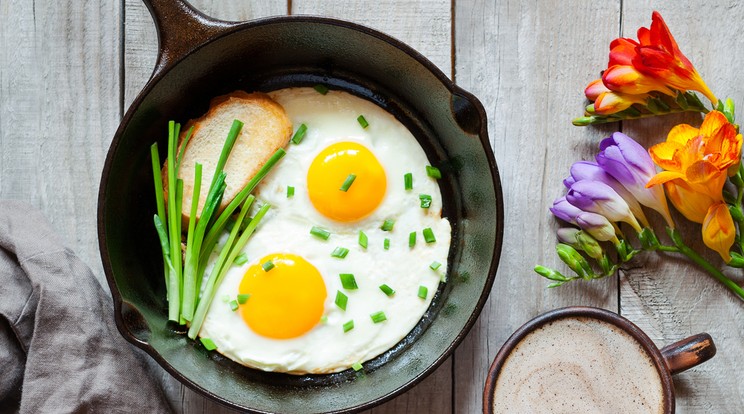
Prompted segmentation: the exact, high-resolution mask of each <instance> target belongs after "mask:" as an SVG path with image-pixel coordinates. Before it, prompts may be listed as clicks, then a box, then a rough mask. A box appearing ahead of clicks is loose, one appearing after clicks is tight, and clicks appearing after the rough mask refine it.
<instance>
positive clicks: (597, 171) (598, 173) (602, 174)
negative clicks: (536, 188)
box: [563, 161, 649, 227]
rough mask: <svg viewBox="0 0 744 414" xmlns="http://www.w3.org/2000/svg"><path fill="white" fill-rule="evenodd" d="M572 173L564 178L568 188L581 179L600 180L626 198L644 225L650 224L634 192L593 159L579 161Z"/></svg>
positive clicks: (634, 213) (632, 210)
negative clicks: (592, 160)
mask: <svg viewBox="0 0 744 414" xmlns="http://www.w3.org/2000/svg"><path fill="white" fill-rule="evenodd" d="M570 174H571V175H570V176H569V177H567V178H566V179H565V180H563V184H564V185H565V186H566V188H569V189H570V188H571V185H572V184H573V183H575V182H576V181H579V180H591V181H599V182H601V183H604V184H607V185H608V186H610V187H611V188H612V189H613V190H615V192H616V193H617V194H618V195H619V196H620V197H621V198H622V199H623V200H625V202H626V203H628V207H630V211H631V212H632V213H633V215H634V216H635V217H636V218H637V219H638V220H639V221H640V222H641V223H642V224H643V225H644V227H648V226H649V224H648V220H647V219H646V215H645V214H644V213H643V209H642V208H641V205H640V204H639V203H638V200H636V198H635V196H633V194H632V193H631V192H630V191H628V190H627V189H626V188H625V187H624V186H623V185H622V184H620V182H618V181H617V180H616V179H615V178H613V177H612V176H611V175H609V174H607V172H606V171H605V170H604V169H603V168H602V167H600V166H599V165H598V164H597V163H594V162H591V161H577V162H575V163H574V164H573V165H572V166H571V170H570Z"/></svg>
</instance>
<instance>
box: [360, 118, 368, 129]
mask: <svg viewBox="0 0 744 414" xmlns="http://www.w3.org/2000/svg"><path fill="white" fill-rule="evenodd" d="M357 122H359V125H361V126H362V128H365V129H366V128H367V127H368V126H369V122H367V120H366V119H364V115H359V117H357Z"/></svg>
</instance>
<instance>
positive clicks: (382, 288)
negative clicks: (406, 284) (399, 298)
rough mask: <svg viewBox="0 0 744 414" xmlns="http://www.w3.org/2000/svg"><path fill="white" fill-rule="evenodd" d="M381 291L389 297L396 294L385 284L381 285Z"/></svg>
mask: <svg viewBox="0 0 744 414" xmlns="http://www.w3.org/2000/svg"><path fill="white" fill-rule="evenodd" d="M380 290H381V291H382V292H383V293H385V294H386V295H388V296H393V294H395V291H394V290H393V288H391V287H390V286H388V285H385V284H382V285H380Z"/></svg>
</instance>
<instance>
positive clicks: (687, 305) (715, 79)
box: [620, 0, 744, 413]
mask: <svg viewBox="0 0 744 414" xmlns="http://www.w3.org/2000/svg"><path fill="white" fill-rule="evenodd" d="M653 10H659V11H660V12H661V14H662V16H663V17H664V19H665V21H666V23H667V25H668V26H669V28H670V30H671V32H672V34H673V35H674V36H675V38H676V40H677V42H678V44H679V47H680V49H681V50H682V52H683V53H685V54H686V56H687V57H688V58H689V59H690V60H691V61H692V63H693V64H694V65H695V67H696V68H697V69H698V72H700V74H701V76H702V77H703V79H704V80H705V81H706V82H707V84H708V86H709V87H710V88H711V89H712V90H713V91H714V93H716V94H717V95H718V96H719V97H720V98H723V99H725V98H726V97H732V98H733V99H734V100H735V101H737V103H741V102H744V99H742V98H744V85H742V83H741V82H740V81H739V79H740V71H739V70H738V69H737V68H736V66H737V65H735V64H732V56H731V49H730V48H728V47H721V45H737V44H741V42H743V41H744V33H741V31H740V30H739V22H741V19H742V17H744V5H741V4H734V3H730V2H723V1H716V2H710V3H706V5H705V7H700V8H696V7H689V6H688V5H683V4H681V3H675V2H659V1H652V2H650V4H649V2H647V1H637V0H632V1H628V0H625V1H624V2H623V35H624V36H627V37H632V38H635V35H636V34H635V33H636V30H637V29H638V28H639V27H641V26H646V27H648V26H649V25H650V23H651V12H652V11H653ZM691 22H695V24H690V23H691ZM739 113H740V114H741V111H739ZM700 122H701V117H700V116H694V115H679V116H668V117H664V118H658V119H653V120H643V121H637V122H625V123H623V130H624V132H625V133H627V134H628V135H630V136H632V137H634V138H636V139H638V140H639V141H640V142H641V143H643V144H644V145H646V146H650V145H653V144H655V143H658V142H662V141H664V140H665V139H666V135H667V133H668V132H669V130H670V129H671V128H672V127H673V126H674V125H676V124H679V123H689V124H691V125H694V126H699V125H700ZM675 213H676V212H675ZM674 217H675V221H676V222H677V223H678V225H679V228H680V231H681V232H682V234H683V235H684V237H685V239H686V240H687V241H688V242H689V243H690V244H691V245H692V246H693V247H694V248H695V249H696V250H697V251H700V252H703V251H705V252H706V254H705V257H706V258H707V259H709V261H711V262H712V263H714V264H715V265H717V266H719V265H722V261H721V260H720V258H719V257H718V254H716V253H715V252H712V251H710V250H708V249H707V248H706V247H705V245H704V244H703V243H702V241H701V238H700V225H697V224H692V223H686V222H685V220H684V218H683V217H682V216H681V215H679V214H675V216H674ZM656 224H657V226H656V228H658V229H661V228H662V226H661V223H658V222H657V223H656ZM659 232H661V233H663V231H661V230H660V231H659ZM664 236H665V235H664ZM662 241H667V242H668V238H666V237H663V239H662ZM729 273H730V276H731V277H732V278H733V279H734V280H735V281H737V282H738V283H739V284H742V283H744V277H743V276H742V272H741V270H737V271H731V272H729ZM620 300H621V310H622V313H623V314H624V315H625V316H626V317H628V318H630V319H631V320H633V321H634V322H635V323H636V324H638V325H639V326H640V327H641V329H643V330H644V331H646V333H648V334H649V336H650V337H651V339H653V340H654V342H656V344H657V345H659V346H662V345H665V344H668V343H671V342H674V341H677V340H679V339H682V338H683V337H687V336H690V335H693V334H696V333H699V332H708V333H710V335H711V336H712V337H713V340H714V341H715V343H716V345H717V348H718V354H717V355H716V357H715V358H713V359H712V360H711V361H709V362H707V363H705V364H703V365H701V366H699V367H697V368H693V369H691V370H690V371H687V372H684V373H682V374H679V375H677V376H676V377H675V386H676V387H675V388H676V391H677V409H678V412H715V413H740V412H742V411H744V383H742V382H741V381H737V380H735V379H737V378H741V372H742V370H744V362H742V360H741V358H740V356H741V355H742V354H744V334H742V329H741V327H742V326H744V313H742V311H741V310H742V301H741V300H740V299H737V298H736V297H735V296H734V295H733V294H731V293H729V291H728V290H727V289H726V288H725V287H723V286H722V285H720V284H719V283H718V282H717V281H715V280H714V279H713V278H712V277H710V276H708V275H707V274H706V273H705V272H703V271H702V270H700V269H699V268H697V267H695V266H692V265H691V264H690V263H689V262H688V261H686V260H683V259H680V258H678V257H677V256H674V255H664V256H662V255H657V254H647V255H643V256H641V257H640V258H639V260H637V261H636V262H635V263H633V264H632V265H631V266H628V267H627V268H626V269H625V270H624V271H623V272H622V279H621V284H620Z"/></svg>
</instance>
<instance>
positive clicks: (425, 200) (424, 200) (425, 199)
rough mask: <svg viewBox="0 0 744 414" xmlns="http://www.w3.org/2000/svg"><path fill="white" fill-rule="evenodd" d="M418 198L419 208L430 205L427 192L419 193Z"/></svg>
mask: <svg viewBox="0 0 744 414" xmlns="http://www.w3.org/2000/svg"><path fill="white" fill-rule="evenodd" d="M419 200H421V208H429V207H431V196H430V195H429V194H419Z"/></svg>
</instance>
